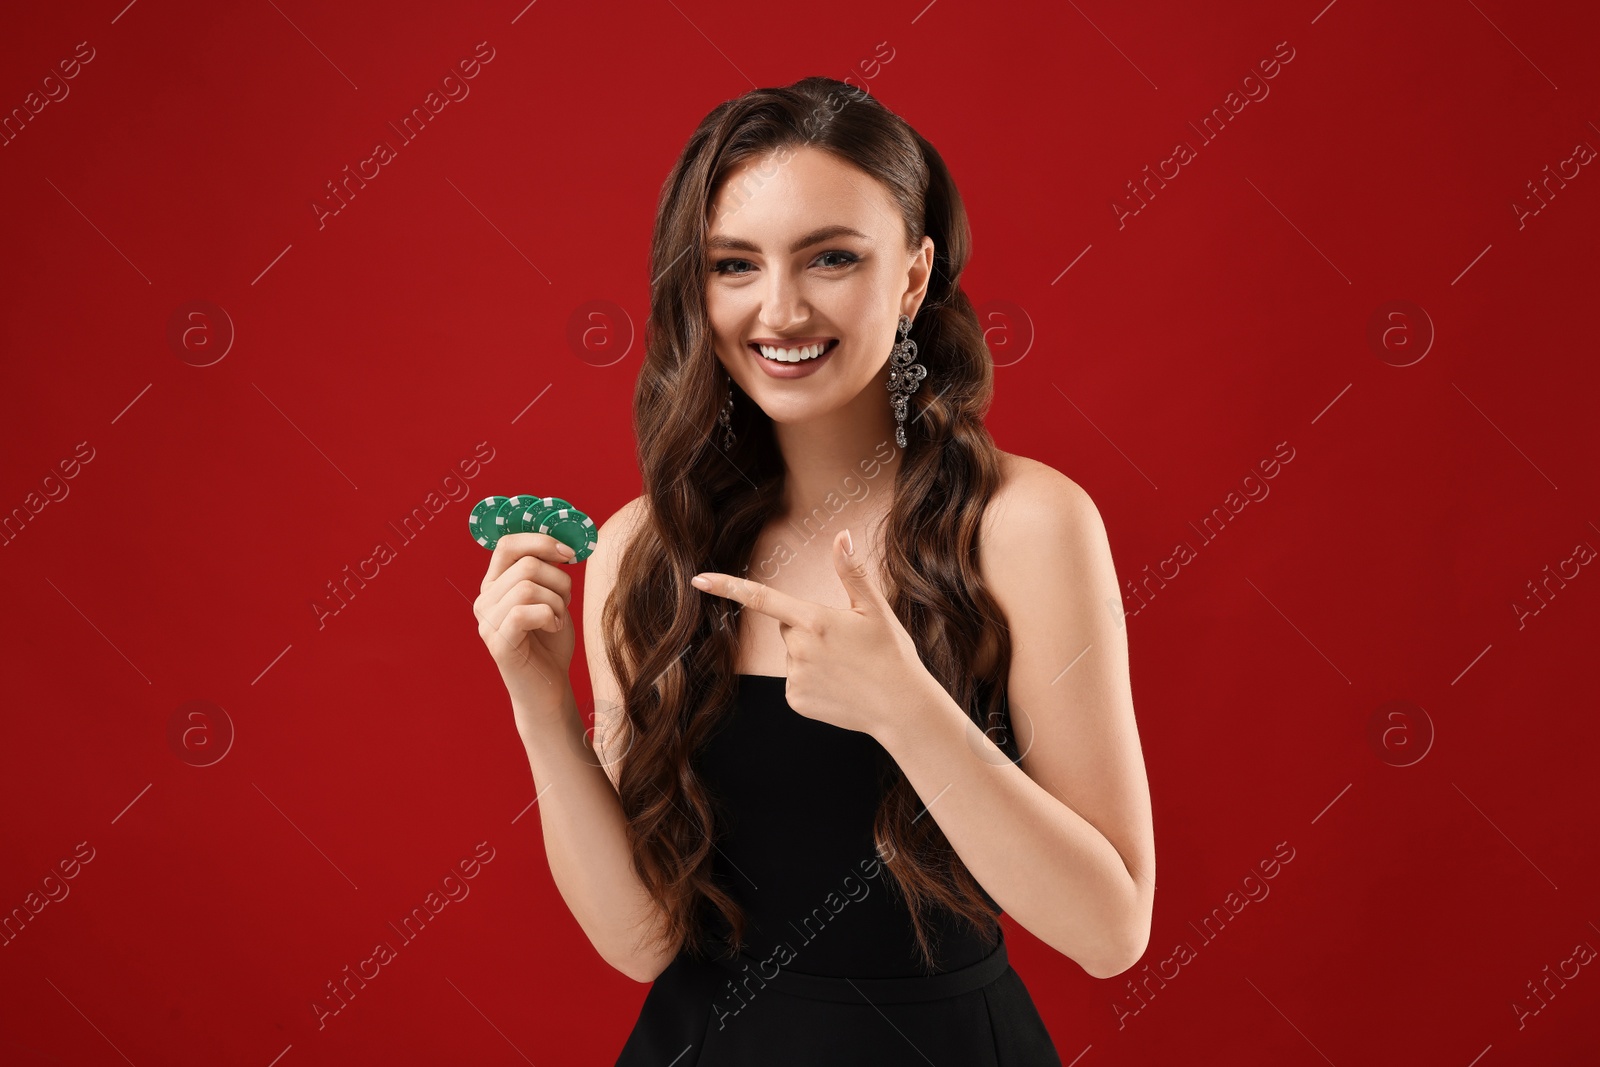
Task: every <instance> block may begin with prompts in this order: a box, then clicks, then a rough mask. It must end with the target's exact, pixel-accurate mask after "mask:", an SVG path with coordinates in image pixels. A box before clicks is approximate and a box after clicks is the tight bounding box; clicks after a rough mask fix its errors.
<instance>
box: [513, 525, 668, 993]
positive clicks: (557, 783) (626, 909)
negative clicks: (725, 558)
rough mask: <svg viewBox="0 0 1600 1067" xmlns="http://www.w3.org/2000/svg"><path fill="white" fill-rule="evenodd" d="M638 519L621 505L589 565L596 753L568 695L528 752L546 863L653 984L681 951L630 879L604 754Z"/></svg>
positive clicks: (585, 917)
mask: <svg viewBox="0 0 1600 1067" xmlns="http://www.w3.org/2000/svg"><path fill="white" fill-rule="evenodd" d="M637 509H638V501H634V502H631V503H629V504H627V505H624V506H623V507H622V508H621V509H620V510H619V511H618V512H617V513H616V514H615V515H613V516H612V517H611V518H610V519H608V520H607V521H606V522H605V523H603V524H602V525H601V527H600V532H599V536H598V538H597V539H596V540H597V542H598V547H596V549H595V551H594V553H593V554H592V555H591V556H590V557H589V559H588V560H587V564H588V568H587V573H586V576H585V588H584V593H585V600H587V601H589V603H588V605H587V610H585V611H584V612H583V616H584V620H583V637H584V648H585V653H586V656H587V659H588V662H589V671H590V678H591V681H592V683H593V684H592V689H593V692H594V701H595V708H596V712H597V714H596V717H595V731H594V738H595V741H594V748H593V749H591V748H590V747H589V744H588V742H587V739H586V737H585V729H584V725H583V715H582V713H581V712H580V711H579V710H578V707H577V703H576V698H575V697H574V696H573V694H572V690H571V686H570V685H569V686H568V688H567V695H566V707H565V709H564V711H563V713H562V714H560V715H555V716H546V717H544V718H542V719H540V720H539V721H538V722H537V723H536V724H535V725H532V726H529V727H527V728H525V729H524V731H523V743H524V746H525V747H526V749H527V753H528V765H529V767H530V769H531V770H532V772H533V781H534V788H535V792H536V795H537V796H538V798H539V818H540V822H541V825H542V826H543V828H544V846H545V855H546V857H547V859H548V862H549V864H550V874H551V877H552V878H553V879H554V880H555V883H556V887H557V888H558V889H559V890H560V891H561V897H562V899H563V900H565V901H566V903H567V907H568V909H570V910H571V912H572V914H573V917H574V918H576V919H577V920H578V924H579V925H580V926H581V927H583V931H584V933H585V934H587V935H588V937H589V941H590V943H591V944H593V945H594V947H595V949H596V951H598V952H599V953H600V955H601V957H602V958H603V959H605V961H606V962H607V963H609V964H610V965H611V966H613V967H615V968H616V969H617V970H619V971H621V972H622V973H623V974H626V975H627V976H628V977H630V978H632V979H634V980H635V981H639V982H653V981H655V979H656V976H657V975H659V974H660V973H661V972H662V971H663V970H665V969H666V967H667V965H668V964H669V963H671V962H672V960H673V958H674V957H675V956H676V955H677V953H678V949H679V947H680V946H679V945H676V944H673V945H665V944H663V939H664V936H665V934H664V931H665V926H666V915H665V913H664V912H663V911H662V910H661V908H660V906H659V905H658V904H656V902H655V901H654V900H653V899H652V898H651V897H650V895H649V893H648V892H647V891H646V890H645V887H644V884H643V883H642V882H641V881H640V880H639V877H638V875H637V873H636V872H635V871H634V869H633V859H632V853H631V851H630V849H629V846H628V838H627V820H626V818H625V817H624V815H623V811H622V804H621V801H620V800H619V799H618V797H617V792H616V781H615V778H614V775H615V774H616V771H617V766H616V764H617V761H618V759H619V757H620V753H619V752H617V751H615V750H614V749H610V748H608V746H607V740H608V739H610V738H613V737H617V736H618V732H617V729H616V726H615V711H616V709H617V708H618V707H619V704H620V701H619V699H618V695H617V691H616V690H617V686H616V681H615V679H614V678H613V677H612V674H611V670H610V668H609V666H608V665H607V664H606V662H605V649H604V646H603V643H602V641H601V636H600V616H601V611H602V609H603V608H604V606H605V602H606V598H607V597H609V596H610V593H611V586H612V583H613V581H614V579H615V575H616V565H617V560H618V558H619V557H620V555H621V550H622V548H623V547H624V546H625V544H626V539H627V538H628V537H629V536H630V535H631V533H632V530H631V526H632V523H633V522H634V521H636V516H637Z"/></svg>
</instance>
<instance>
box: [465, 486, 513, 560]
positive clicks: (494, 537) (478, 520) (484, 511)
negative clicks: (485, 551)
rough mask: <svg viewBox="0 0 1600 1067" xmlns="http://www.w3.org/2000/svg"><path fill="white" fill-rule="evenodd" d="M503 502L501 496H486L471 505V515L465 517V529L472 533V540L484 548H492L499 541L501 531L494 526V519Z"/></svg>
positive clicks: (503, 498)
mask: <svg viewBox="0 0 1600 1067" xmlns="http://www.w3.org/2000/svg"><path fill="white" fill-rule="evenodd" d="M505 502H506V498H505V497H503V496H486V497H484V498H483V499H482V500H480V501H478V502H477V503H476V504H474V505H472V514H471V515H469V516H467V528H468V529H470V530H471V531H472V539H473V540H474V541H476V542H478V544H480V545H482V546H483V547H484V548H493V547H494V546H495V545H496V544H497V543H498V542H499V540H500V533H501V530H500V528H499V527H498V526H497V525H496V524H495V518H496V516H497V515H498V513H499V511H500V505H502V504H504V503H505Z"/></svg>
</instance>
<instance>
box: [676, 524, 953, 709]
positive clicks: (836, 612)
mask: <svg viewBox="0 0 1600 1067" xmlns="http://www.w3.org/2000/svg"><path fill="white" fill-rule="evenodd" d="M849 535H850V531H848V530H844V531H841V532H840V534H839V535H836V536H835V537H834V539H833V565H834V569H835V570H836V571H838V574H839V580H840V581H841V582H843V583H844V587H845V591H846V592H847V593H848V594H849V596H850V606H849V607H848V608H833V607H828V606H827V605H824V604H817V603H815V602H813V601H810V600H802V599H800V598H799V597H794V596H790V595H789V594H788V593H783V592H780V591H778V590H776V589H773V588H771V587H770V586H766V585H762V584H761V583H760V582H752V581H750V580H748V579H745V578H736V577H734V576H733V575H731V574H718V573H716V572H707V573H705V574H703V575H696V576H695V577H694V579H693V584H694V585H695V587H696V588H700V589H704V590H705V591H706V592H708V593H711V594H713V595H716V596H721V597H726V598H728V599H729V600H737V601H738V602H739V603H740V604H743V605H744V606H745V607H747V608H751V609H752V610H755V611H759V612H761V614H763V615H768V616H770V617H772V618H774V619H777V620H778V633H779V635H780V636H782V638H783V643H784V645H785V646H786V647H787V649H788V684H787V685H786V686H785V688H784V695H785V697H786V699H787V700H788V702H789V706H790V707H792V708H793V709H794V710H795V711H797V712H799V713H800V714H802V715H804V716H806V717H807V718H810V719H817V720H819V721H821V722H826V723H831V724H833V725H834V726H838V727H842V728H843V729H846V730H858V731H860V732H862V733H867V734H872V735H874V736H876V735H878V734H879V732H880V731H881V730H882V729H883V728H884V727H887V726H890V725H891V724H894V723H896V722H898V721H899V719H900V717H901V716H902V715H903V714H904V713H905V712H906V710H907V709H908V708H915V707H917V706H918V702H919V701H920V700H921V699H922V697H921V694H924V693H928V692H930V690H929V689H928V686H929V685H930V684H931V685H933V686H934V687H935V688H938V687H939V683H938V680H937V679H935V678H934V677H933V675H932V674H930V673H929V672H928V668H927V667H926V666H925V665H924V664H923V662H922V658H921V657H920V656H919V655H918V654H917V646H916V643H915V642H914V641H912V640H911V635H910V634H909V633H907V632H906V629H905V627H904V626H902V625H901V624H900V620H899V618H898V617H896V615H895V613H894V610H893V609H892V608H891V607H890V606H889V602H888V601H887V600H886V599H885V598H884V595H883V593H882V592H881V591H880V590H879V589H878V587H877V586H876V585H874V584H873V583H872V580H871V578H869V577H868V575H867V564H866V558H867V557H866V556H865V554H860V555H848V554H846V552H845V549H844V546H845V542H846V539H847V538H848V537H849ZM702 579H704V580H705V584H702Z"/></svg>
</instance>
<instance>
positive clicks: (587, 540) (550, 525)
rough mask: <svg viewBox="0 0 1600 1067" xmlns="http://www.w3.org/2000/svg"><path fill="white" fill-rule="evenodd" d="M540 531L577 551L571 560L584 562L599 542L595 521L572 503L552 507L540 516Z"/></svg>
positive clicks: (538, 528) (538, 527)
mask: <svg viewBox="0 0 1600 1067" xmlns="http://www.w3.org/2000/svg"><path fill="white" fill-rule="evenodd" d="M536 529H537V530H538V532H539V533H542V534H549V535H550V536H551V537H554V538H555V539H556V540H557V541H560V542H561V543H562V544H564V545H566V546H567V547H569V548H571V549H572V550H573V552H574V553H576V554H575V555H574V556H573V557H572V559H571V561H570V562H572V563H582V562H583V561H584V560H586V559H588V558H589V555H590V553H592V552H593V551H594V550H595V548H596V546H597V545H598V543H599V532H598V531H597V530H596V529H595V526H594V522H593V520H591V519H590V518H589V516H587V515H585V514H584V513H583V512H581V511H579V510H578V509H577V508H574V507H572V506H570V505H568V506H565V507H557V508H551V509H549V510H548V511H546V512H545V513H544V514H543V515H541V516H540V517H539V525H538V526H537V527H536Z"/></svg>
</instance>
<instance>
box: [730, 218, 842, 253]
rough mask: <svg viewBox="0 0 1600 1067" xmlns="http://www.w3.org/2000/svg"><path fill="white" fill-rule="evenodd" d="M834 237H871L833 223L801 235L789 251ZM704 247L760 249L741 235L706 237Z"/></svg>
mask: <svg viewBox="0 0 1600 1067" xmlns="http://www.w3.org/2000/svg"><path fill="white" fill-rule="evenodd" d="M834 237H859V238H861V239H862V240H863V241H870V240H872V238H870V237H868V236H867V235H866V234H864V233H862V232H861V231H860V230H858V229H855V228H854V227H852V226H842V225H838V224H835V225H832V226H823V227H821V228H820V229H816V230H812V231H811V232H810V233H808V234H806V235H805V236H804V237H801V238H800V240H798V241H796V242H795V243H794V244H793V245H791V246H790V248H789V251H790V252H798V251H800V250H801V249H802V248H809V247H811V246H812V245H814V244H820V243H822V242H823V241H827V240H830V239H832V238H834ZM706 247H707V248H718V249H727V250H729V251H735V252H760V251H761V246H760V245H757V244H756V243H755V242H753V241H747V240H745V239H744V238H743V237H722V236H719V237H708V238H706Z"/></svg>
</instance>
